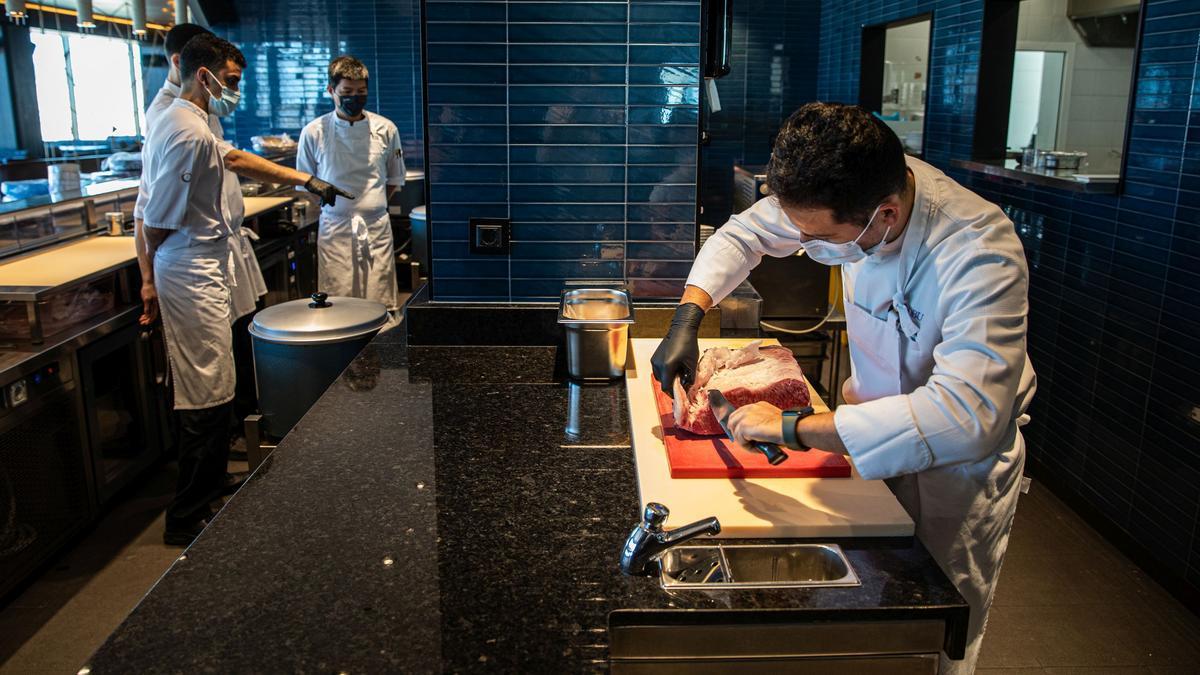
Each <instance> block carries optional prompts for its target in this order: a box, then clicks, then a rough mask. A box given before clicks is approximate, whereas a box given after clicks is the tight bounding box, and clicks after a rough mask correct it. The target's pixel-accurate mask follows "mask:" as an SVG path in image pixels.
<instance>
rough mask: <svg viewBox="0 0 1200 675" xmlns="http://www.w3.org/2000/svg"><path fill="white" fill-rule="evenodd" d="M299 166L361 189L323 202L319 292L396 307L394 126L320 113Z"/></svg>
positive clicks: (369, 117)
mask: <svg viewBox="0 0 1200 675" xmlns="http://www.w3.org/2000/svg"><path fill="white" fill-rule="evenodd" d="M296 168H297V169H299V170H300V171H304V172H307V173H311V174H313V175H314V176H319V177H320V178H322V179H323V180H326V181H328V182H330V183H333V184H334V185H336V186H338V187H340V188H342V189H344V190H346V191H347V192H349V193H351V194H355V195H358V198H357V199H353V200H351V199H338V200H337V201H336V203H335V204H332V205H326V206H324V207H322V210H321V218H320V227H319V228H318V234H317V277H318V284H319V285H320V287H321V290H322V291H325V292H327V293H329V294H330V295H345V296H350V297H357V298H365V299H367V300H373V301H376V302H381V303H383V304H384V305H385V306H386V307H387V308H388V309H389V310H395V309H398V306H399V287H398V284H397V280H396V258H395V249H394V242H393V241H392V225H391V218H390V216H389V215H388V211H387V201H388V199H387V190H388V187H389V186H394V187H399V186H401V185H403V184H404V153H403V152H402V150H401V148H400V134H399V132H398V131H397V129H396V125H395V124H392V122H391V121H390V120H388V119H387V118H385V117H381V116H380V115H376V114H375V113H371V112H367V113H365V118H364V119H362V120H359V121H357V122H353V123H351V122H349V121H347V120H344V119H342V118H340V117H338V116H337V114H335V113H328V114H326V115H322V116H321V117H318V118H317V119H315V120H313V121H312V122H310V123H309V124H308V125H307V126H305V127H304V130H303V131H301V132H300V142H299V148H298V149H297V151H296Z"/></svg>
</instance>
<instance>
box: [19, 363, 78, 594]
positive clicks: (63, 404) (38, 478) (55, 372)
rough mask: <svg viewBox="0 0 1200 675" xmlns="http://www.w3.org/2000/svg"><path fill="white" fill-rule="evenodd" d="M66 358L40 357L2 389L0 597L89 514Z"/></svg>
mask: <svg viewBox="0 0 1200 675" xmlns="http://www.w3.org/2000/svg"><path fill="white" fill-rule="evenodd" d="M78 394H79V391H78V382H77V380H76V378H75V375H74V367H73V364H72V355H71V354H70V352H67V351H56V352H53V353H48V354H45V355H43V356H41V357H39V358H37V359H35V360H33V361H32V362H29V363H26V364H23V365H22V367H21V368H19V369H13V370H10V371H8V372H7V373H6V375H5V380H4V381H3V382H0V597H3V596H4V595H5V594H7V593H8V592H9V591H10V590H12V589H13V588H14V587H15V586H16V585H17V584H19V583H21V581H22V580H23V579H25V578H26V576H27V575H28V574H29V573H30V572H32V571H33V570H35V569H37V568H38V567H39V566H40V565H41V564H42V563H44V562H45V561H46V560H47V559H49V558H50V557H51V556H53V555H54V554H55V553H57V552H58V550H59V548H60V547H61V546H62V545H63V544H65V543H66V542H68V541H70V540H71V538H73V537H74V536H75V535H76V534H78V533H79V532H80V531H81V530H82V529H83V528H85V527H87V525H88V523H89V522H90V521H91V519H92V517H93V515H94V513H95V508H94V501H93V499H92V485H91V472H90V465H89V463H88V461H87V455H86V450H85V445H84V438H83V430H82V428H81V425H80V419H81V408H82V406H81V405H80V401H79V396H78Z"/></svg>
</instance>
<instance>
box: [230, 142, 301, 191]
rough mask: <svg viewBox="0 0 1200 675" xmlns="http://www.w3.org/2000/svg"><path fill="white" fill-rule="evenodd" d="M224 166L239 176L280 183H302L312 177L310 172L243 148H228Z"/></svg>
mask: <svg viewBox="0 0 1200 675" xmlns="http://www.w3.org/2000/svg"><path fill="white" fill-rule="evenodd" d="M225 168H226V169H228V170H230V171H232V172H234V173H236V174H237V175H239V176H245V177H246V178H251V179H253V180H259V181H263V182H264V183H279V184H280V185H304V184H305V183H307V182H308V179H309V178H312V175H311V174H307V173H304V172H302V171H297V170H295V169H289V168H288V167H286V166H283V165H281V164H276V163H275V162H272V161H271V160H269V159H264V158H262V157H259V156H258V155H256V154H254V153H252V152H245V151H243V150H230V151H229V152H228V153H227V154H226V155H225Z"/></svg>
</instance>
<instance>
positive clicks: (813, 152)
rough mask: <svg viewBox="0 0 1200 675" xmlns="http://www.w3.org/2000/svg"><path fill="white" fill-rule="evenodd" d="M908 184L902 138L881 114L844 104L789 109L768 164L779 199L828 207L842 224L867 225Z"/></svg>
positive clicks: (771, 185) (800, 205) (802, 205)
mask: <svg viewBox="0 0 1200 675" xmlns="http://www.w3.org/2000/svg"><path fill="white" fill-rule="evenodd" d="M907 183H908V174H907V169H906V165H905V162H904V147H903V146H902V145H901V144H900V139H899V138H897V137H896V134H895V133H894V132H892V130H891V129H889V128H888V126H887V125H886V124H884V123H883V121H882V120H880V119H879V118H877V117H875V116H874V115H872V114H871V113H869V112H867V111H866V110H864V109H863V108H860V107H858V106H856V105H846V104H843V103H807V104H805V105H803V106H801V108H800V109H799V110H797V111H796V112H794V113H792V115H791V117H789V118H788V119H787V121H786V122H784V123H783V127H782V128H780V130H779V134H778V135H777V136H776V137H775V147H774V148H773V149H772V151H771V161H770V164H768V166H767V187H768V188H769V189H770V190H771V193H772V194H773V195H774V196H775V197H776V198H778V199H779V201H780V203H782V204H784V205H785V206H792V207H798V208H816V209H820V208H827V209H830V210H832V211H833V217H834V219H835V220H837V221H838V222H842V223H854V224H860V225H861V224H865V223H866V221H867V219H868V218H870V217H871V212H872V211H874V210H875V207H876V206H878V205H879V202H881V201H883V200H884V199H885V198H886V197H887V196H888V195H892V194H896V193H899V192H903V191H904V189H905V187H906V186H907Z"/></svg>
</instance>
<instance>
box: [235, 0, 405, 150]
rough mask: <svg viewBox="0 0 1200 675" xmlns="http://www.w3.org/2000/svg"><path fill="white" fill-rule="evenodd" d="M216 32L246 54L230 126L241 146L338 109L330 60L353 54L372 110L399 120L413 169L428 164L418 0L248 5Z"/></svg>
mask: <svg viewBox="0 0 1200 675" xmlns="http://www.w3.org/2000/svg"><path fill="white" fill-rule="evenodd" d="M237 8H238V21H237V23H236V24H234V25H231V26H223V27H219V28H218V29H217V32H219V33H220V34H221V35H223V36H224V37H225V38H227V39H229V40H230V41H232V42H234V43H236V44H237V45H238V46H239V47H240V48H241V49H242V52H243V53H244V54H245V55H246V61H247V65H248V71H249V72H248V76H247V77H246V79H245V80H244V81H243V84H242V97H243V100H244V102H243V103H242V104H241V105H240V106H238V110H237V112H236V113H234V115H233V118H232V120H231V121H230V122H229V123H228V124H226V133H228V134H231V135H232V136H233V137H234V138H235V139H236V142H237V145H239V146H241V147H250V138H251V137H252V136H257V135H260V134H267V133H280V132H288V133H290V134H291V135H292V137H293V138H295V137H297V136H298V135H299V133H300V129H301V128H303V127H304V125H305V124H307V123H308V122H309V121H311V120H312V119H313V118H315V117H317V116H318V115H323V114H325V113H327V112H329V111H330V110H332V109H333V103H332V102H331V101H330V100H329V97H328V96H327V95H326V93H325V86H326V84H327V80H326V72H327V70H326V69H327V67H328V66H329V60H330V59H331V58H333V57H334V56H337V55H338V54H352V55H354V56H356V57H358V58H359V59H361V60H362V62H363V63H364V64H366V66H367V69H368V70H369V71H370V73H371V96H370V100H369V101H368V109H369V110H371V111H373V112H377V113H379V114H381V115H383V116H384V117H387V118H388V119H390V120H392V121H393V122H395V123H396V127H397V128H398V129H399V130H400V137H401V139H402V141H403V144H404V156H405V163H406V164H407V166H408V167H409V168H421V167H422V166H423V164H424V142H423V128H424V127H423V123H422V115H423V114H424V106H423V104H422V101H421V36H420V31H421V24H420V15H421V10H420V0H402V1H400V2H387V1H385V0H358V1H353V0H303V1H299V0H293V1H292V2H270V1H269V0H245V1H244V2H239V3H238V6H237Z"/></svg>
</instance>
